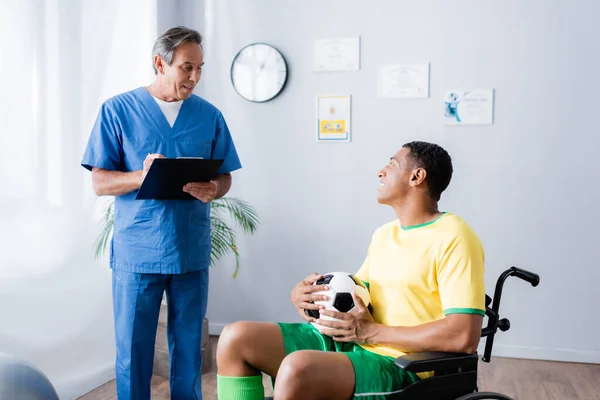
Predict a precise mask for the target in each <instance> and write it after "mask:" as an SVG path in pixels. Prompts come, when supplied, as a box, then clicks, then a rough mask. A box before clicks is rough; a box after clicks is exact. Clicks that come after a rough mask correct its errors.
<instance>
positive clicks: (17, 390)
mask: <svg viewBox="0 0 600 400" xmlns="http://www.w3.org/2000/svg"><path fill="white" fill-rule="evenodd" d="M0 399H11V400H25V399H27V400H58V394H57V393H56V390H54V386H52V383H50V380H48V378H47V377H46V375H44V373H43V372H42V371H40V370H39V369H38V368H36V367H35V366H33V365H31V364H29V363H27V362H25V361H23V360H19V359H17V358H15V357H11V356H8V355H6V354H0Z"/></svg>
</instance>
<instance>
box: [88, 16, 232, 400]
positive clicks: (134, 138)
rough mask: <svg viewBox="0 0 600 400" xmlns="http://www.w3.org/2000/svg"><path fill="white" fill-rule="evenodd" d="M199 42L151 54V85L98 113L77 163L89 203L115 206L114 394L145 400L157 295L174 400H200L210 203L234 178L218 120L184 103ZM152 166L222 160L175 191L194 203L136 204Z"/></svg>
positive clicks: (195, 71)
mask: <svg viewBox="0 0 600 400" xmlns="http://www.w3.org/2000/svg"><path fill="white" fill-rule="evenodd" d="M201 43H202V37H201V36H200V34H199V33H198V32H196V31H194V30H191V29H187V28H184V27H177V28H173V29H170V30H168V31H167V32H165V33H164V34H163V35H162V36H161V37H159V38H158V40H157V41H156V43H155V45H154V49H153V60H154V71H155V73H156V79H155V81H154V82H153V83H152V84H151V85H150V86H148V87H140V88H137V89H134V90H132V91H129V92H126V93H122V94H119V95H117V96H115V97H113V98H111V99H109V100H107V101H106V102H104V104H103V105H102V107H101V109H100V112H99V114H98V118H97V120H96V123H95V125H94V127H93V129H92V132H91V135H90V138H89V142H88V144H87V147H86V149H85V153H84V155H83V159H82V162H81V164H82V166H83V167H85V168H87V169H88V170H90V171H92V182H93V187H94V191H95V192H96V194H97V195H99V196H103V195H110V196H115V223H114V234H113V239H112V243H111V254H110V265H111V268H112V270H113V278H112V280H113V305H114V318H115V335H116V345H117V357H116V376H117V394H118V398H119V399H120V400H123V399H136V400H138V399H150V380H151V377H152V367H153V357H154V342H155V336H156V329H157V324H158V315H159V311H160V304H161V301H162V297H163V293H164V292H166V297H167V303H168V322H167V325H168V327H167V334H168V340H169V352H170V358H171V377H170V378H171V396H172V398H173V399H202V389H201V382H202V372H201V370H202V369H201V363H202V351H201V343H202V326H203V321H204V317H205V315H206V303H207V298H208V267H209V264H210V245H211V242H210V201H211V200H213V199H216V198H220V197H222V196H224V195H225V194H226V193H227V192H228V191H229V188H230V187H231V174H230V173H231V172H232V171H234V170H236V169H239V168H241V164H240V160H239V158H238V155H237V152H236V149H235V146H234V143H233V141H232V138H231V135H230V133H229V130H228V128H227V124H226V123H225V120H224V118H223V115H222V114H221V112H220V111H219V110H218V109H217V108H216V107H214V106H213V105H211V104H210V103H208V102H207V101H205V100H203V99H201V98H200V97H198V96H196V95H194V94H192V92H193V90H194V87H195V86H196V84H197V83H198V81H199V80H200V76H201V74H202V66H203V64H204V61H203V57H204V55H203V51H202V47H201ZM159 157H168V158H175V157H203V158H215V159H224V162H223V164H222V165H221V167H220V168H219V170H218V171H217V177H216V178H215V179H214V180H213V181H212V182H209V183H200V182H195V183H194V182H192V183H189V184H187V185H185V186H184V187H182V190H183V191H185V192H187V193H190V194H191V195H192V196H194V197H195V198H196V199H197V200H191V201H186V200H162V201H161V200H135V196H136V193H137V190H138V189H139V188H140V185H141V183H142V181H143V179H144V177H145V175H146V173H147V172H148V169H149V168H150V165H151V164H152V162H153V160H154V159H156V158H159Z"/></svg>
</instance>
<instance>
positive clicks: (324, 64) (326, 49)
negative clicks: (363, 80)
mask: <svg viewBox="0 0 600 400" xmlns="http://www.w3.org/2000/svg"><path fill="white" fill-rule="evenodd" d="M314 57H315V66H314V70H315V71H317V72H331V71H356V70H359V69H360V37H351V38H339V39H317V40H315V55H314Z"/></svg>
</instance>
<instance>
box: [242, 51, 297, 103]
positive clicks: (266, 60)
mask: <svg viewBox="0 0 600 400" xmlns="http://www.w3.org/2000/svg"><path fill="white" fill-rule="evenodd" d="M287 76H288V70H287V64H286V62H285V59H284V58H283V55H282V54H281V53H280V52H279V51H278V50H277V49H276V48H274V47H273V46H271V45H268V44H265V43H252V44H249V45H247V46H246V47H244V48H242V49H241V50H240V51H239V52H238V54H237V55H236V56H235V58H234V59H233V62H232V63H231V83H232V85H233V87H234V88H235V90H236V91H237V92H238V94H239V95H240V96H242V97H243V98H245V99H246V100H249V101H253V102H257V103H262V102H265V101H269V100H272V99H273V98H275V97H276V96H277V95H278V94H279V93H281V91H282V90H283V88H284V87H285V83H286V81H287Z"/></svg>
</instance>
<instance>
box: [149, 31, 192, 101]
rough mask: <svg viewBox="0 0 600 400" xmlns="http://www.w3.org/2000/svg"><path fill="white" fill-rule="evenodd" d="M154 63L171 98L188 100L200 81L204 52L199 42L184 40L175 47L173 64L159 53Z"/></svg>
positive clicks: (163, 86) (167, 94)
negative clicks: (168, 62)
mask: <svg viewBox="0 0 600 400" xmlns="http://www.w3.org/2000/svg"><path fill="white" fill-rule="evenodd" d="M154 63H155V66H156V69H157V73H158V74H159V75H160V80H161V87H162V88H163V89H164V90H165V95H166V96H168V97H169V100H171V101H176V100H186V99H189V98H190V96H191V95H192V93H193V91H194V88H195V87H196V85H197V84H198V82H199V81H200V76H201V75H202V66H203V65H204V53H203V52H202V48H201V47H200V45H199V44H196V43H193V42H184V43H182V44H181V45H180V46H179V47H177V49H175V51H174V53H173V60H172V62H171V65H169V64H167V62H166V61H165V60H164V59H162V58H161V57H160V56H158V55H157V56H155V58H154Z"/></svg>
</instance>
